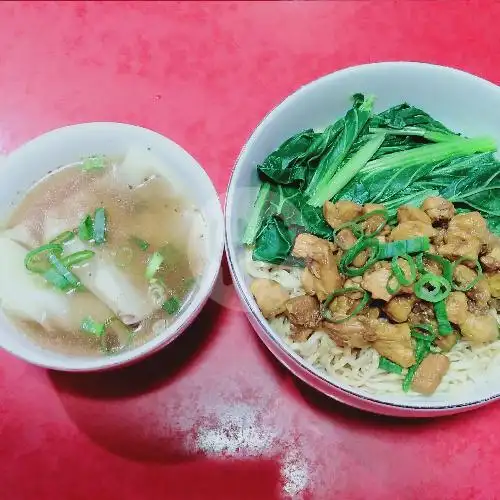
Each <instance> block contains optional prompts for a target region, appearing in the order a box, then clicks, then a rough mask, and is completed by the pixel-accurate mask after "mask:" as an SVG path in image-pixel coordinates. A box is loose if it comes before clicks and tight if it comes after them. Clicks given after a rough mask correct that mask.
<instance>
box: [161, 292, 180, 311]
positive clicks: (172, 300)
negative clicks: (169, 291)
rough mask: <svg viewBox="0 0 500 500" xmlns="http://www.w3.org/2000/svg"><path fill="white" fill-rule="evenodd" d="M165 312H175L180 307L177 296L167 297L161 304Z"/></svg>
mask: <svg viewBox="0 0 500 500" xmlns="http://www.w3.org/2000/svg"><path fill="white" fill-rule="evenodd" d="M162 308H163V309H164V310H165V311H166V312H167V314H170V315H172V314H175V313H176V312H178V311H179V309H180V308H181V301H180V300H179V299H178V298H177V297H175V296H174V297H169V298H168V299H167V300H166V301H165V302H164V303H163V305H162Z"/></svg>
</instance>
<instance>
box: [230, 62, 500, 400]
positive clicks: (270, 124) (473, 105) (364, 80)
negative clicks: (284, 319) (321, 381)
mask: <svg viewBox="0 0 500 500" xmlns="http://www.w3.org/2000/svg"><path fill="white" fill-rule="evenodd" d="M355 92H362V93H365V94H373V95H375V96H376V106H375V111H376V112H378V111H381V110H383V109H386V108H388V107H390V106H393V105H396V104H399V103H401V102H405V101H406V102H409V103H410V104H413V105H415V106H417V107H420V108H422V109H424V110H425V111H427V112H428V113H430V114H431V115H432V116H433V117H434V118H436V119H438V120H440V121H442V122H443V123H444V124H445V125H447V126H449V127H450V128H451V129H453V130H456V131H458V132H462V133H464V134H466V135H470V136H477V135H483V134H487V135H490V136H492V137H493V138H494V139H495V140H496V141H497V142H498V144H500V114H499V113H498V112H497V110H498V109H500V88H498V87H497V86H495V85H493V84H492V83H489V82H487V81H485V80H482V79H480V78H477V77H475V76H472V75H470V74H467V73H464V72H461V71H458V70H454V69H451V68H446V67H442V66H433V65H429V64H420V63H378V64H369V65H364V66H356V67H352V68H348V69H346V70H342V71H339V72H337V73H333V74H331V75H328V76H326V77H323V78H321V79H319V80H316V81H314V82H313V83H311V84H309V85H306V86H305V87H302V88H301V89H300V90H298V91H297V92H296V93H294V94H292V95H291V96H290V97H288V98H287V99H286V100H285V101H283V103H281V104H280V105H279V106H278V107H277V108H275V109H274V110H273V111H272V112H271V113H269V114H268V115H267V116H266V118H265V119H264V120H263V121H262V122H261V124H260V125H259V126H258V127H257V129H256V130H255V131H254V133H253V135H252V136H251V138H250V140H249V141H248V143H247V144H246V145H245V147H244V148H243V150H242V152H241V155H240V157H239V159H238V161H237V164H236V167H235V170H234V173H233V177H232V179H231V184H230V188H229V192H228V197H227V201H226V241H227V250H228V256H229V259H230V261H231V265H232V268H233V271H234V277H235V279H236V281H237V285H238V286H239V288H240V289H241V290H242V293H243V295H244V298H245V302H246V303H247V306H248V308H249V310H250V314H251V315H252V316H253V317H254V319H255V320H256V321H257V322H258V323H259V324H260V325H261V326H262V330H264V331H265V334H266V335H268V336H269V337H270V338H271V339H273V341H274V342H276V343H277V344H279V346H280V347H281V349H283V350H284V351H286V352H287V353H288V355H289V356H290V357H291V358H292V359H293V361H292V362H293V363H295V364H300V365H301V366H302V367H307V368H308V369H309V370H311V371H313V372H314V373H315V374H316V376H317V377H320V378H324V375H323V373H322V372H321V371H319V370H316V369H313V368H311V367H310V366H309V365H308V364H307V363H306V362H305V361H303V360H302V358H300V357H299V356H298V355H296V354H295V353H293V352H292V351H291V350H289V349H288V348H287V347H286V345H285V344H284V342H282V341H281V339H280V338H279V336H278V335H277V334H275V333H273V332H272V331H271V330H270V328H269V327H268V325H267V322H266V321H265V320H264V318H263V316H262V315H261V313H260V311H259V309H258V307H257V305H256V303H255V301H254V300H253V297H252V295H251V293H250V291H249V288H248V284H249V283H248V281H249V280H248V277H247V276H246V273H245V271H244V269H243V267H242V265H241V261H242V256H243V247H242V245H241V244H240V242H241V237H242V234H243V231H244V228H245V225H246V222H245V221H246V220H247V218H248V215H249V214H250V211H251V207H252V205H253V202H254V200H255V196H256V193H257V189H258V186H259V181H258V177H257V173H256V165H257V164H258V163H260V162H261V161H262V160H263V159H264V158H265V157H266V156H267V155H268V154H269V153H270V152H271V151H272V150H273V149H275V148H276V147H277V146H278V145H279V144H280V143H281V142H283V141H284V140H285V139H287V138H288V137H290V136H291V135H293V134H295V133H297V132H298V131H300V130H303V129H307V128H322V127H325V126H326V125H328V124H330V123H332V122H333V121H334V120H335V119H337V118H338V117H340V116H343V115H344V114H345V112H346V110H347V108H348V106H349V98H350V96H351V95H352V94H354V93H355ZM335 385H337V386H338V387H341V388H342V389H344V390H347V391H349V392H351V393H355V394H358V395H361V396H364V397H365V398H368V399H370V400H372V401H377V402H382V403H390V404H396V405H401V406H403V407H412V406H413V407H423V408H438V407H440V408H444V407H448V406H452V405H457V406H458V405H466V404H469V403H471V402H478V401H482V400H485V399H488V398H491V397H494V396H497V395H498V394H500V379H498V378H493V377H488V380H486V381H485V382H484V383H480V384H478V385H476V386H475V387H473V388H469V387H468V388H467V390H463V391H459V392H454V393H453V394H450V395H449V396H448V395H446V396H442V395H441V396H440V395H436V396H433V397H430V398H425V397H420V396H413V395H412V396H405V395H403V394H401V395H397V396H393V395H387V396H374V395H372V394H371V393H368V392H366V391H364V390H358V389H353V388H352V387H350V386H346V385H344V384H342V383H340V382H336V383H335Z"/></svg>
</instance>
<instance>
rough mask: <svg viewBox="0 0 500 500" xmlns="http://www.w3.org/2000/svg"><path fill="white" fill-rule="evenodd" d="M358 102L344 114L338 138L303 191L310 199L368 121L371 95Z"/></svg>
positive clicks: (337, 166)
mask: <svg viewBox="0 0 500 500" xmlns="http://www.w3.org/2000/svg"><path fill="white" fill-rule="evenodd" d="M358 104H359V99H358V100H357V101H355V104H354V106H353V107H352V108H351V109H349V111H348V112H347V114H346V115H345V117H344V123H343V130H342V132H341V133H340V134H339V137H338V139H337V140H336V141H335V143H334V145H333V146H332V147H331V148H330V149H329V150H328V152H327V153H326V154H325V155H324V156H323V157H322V158H321V161H320V162H319V164H318V167H317V168H316V171H315V172H314V175H313V177H312V179H311V181H310V183H309V185H308V186H307V189H306V191H305V194H306V196H308V197H309V198H310V199H315V197H316V196H317V195H318V192H319V191H321V190H323V189H324V188H325V186H327V185H328V184H329V183H330V181H331V180H332V178H333V176H334V175H335V173H336V172H337V170H338V169H339V167H340V166H341V164H342V162H343V160H344V159H345V158H346V156H347V155H348V154H349V150H350V149H351V147H352V145H353V144H354V141H355V140H356V139H357V137H358V135H359V134H360V133H361V131H362V130H363V128H364V127H365V125H366V123H367V122H368V119H369V118H370V116H371V111H372V107H373V97H368V98H366V99H364V100H363V102H362V104H359V105H358Z"/></svg>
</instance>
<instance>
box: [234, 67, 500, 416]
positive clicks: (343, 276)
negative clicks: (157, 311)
mask: <svg viewBox="0 0 500 500" xmlns="http://www.w3.org/2000/svg"><path fill="white" fill-rule="evenodd" d="M464 96H467V98H466V99H464ZM499 105H500V90H499V88H498V87H497V86H495V85H494V84H492V83H490V82H487V81H485V80H482V79H480V78H478V77H476V76H473V75H470V74H467V73H465V72H462V71H459V70H456V69H452V68H447V67H442V66H435V65H430V64H422V63H409V62H394V63H377V64H368V65H362V66H355V67H351V68H347V69H344V70H342V71H338V72H335V73H332V74H330V75H327V76H325V77H323V78H320V79H318V80H316V81H314V82H312V83H309V84H308V85H306V86H304V87H302V88H301V89H299V90H298V91H296V92H295V93H293V94H292V95H290V96H289V97H288V98H286V99H285V100H284V101H283V102H282V103H281V104H280V105H279V106H277V107H276V108H275V109H273V110H272V111H271V112H270V113H269V114H268V115H267V116H266V117H265V118H264V120H263V121H262V122H261V123H260V124H259V126H258V127H257V128H256V129H255V131H254V132H253V134H252V136H251V137H250V139H249V141H248V142H247V143H246V145H245V146H244V147H243V149H242V151H241V154H240V156H239V158H238V160H237V162H236V166H235V168H234V171H233V174H232V177H231V181H230V185H229V190H228V195H227V198H226V249H227V253H228V259H229V264H230V270H231V273H232V276H233V279H234V282H235V285H236V290H237V293H238V295H239V297H240V299H241V301H242V303H243V306H244V308H245V310H246V312H247V315H248V318H249V320H250V322H251V323H252V325H253V327H254V328H255V330H256V332H257V333H258V335H259V337H260V338H261V339H262V341H263V342H264V343H265V345H266V346H267V347H268V348H269V349H270V350H271V352H272V353H273V354H274V355H275V356H276V357H277V358H278V359H279V360H280V361H281V362H282V363H283V364H284V365H285V366H286V367H287V368H288V369H289V370H290V371H292V372H293V373H294V374H295V375H296V376H297V377H299V378H300V379H302V380H303V381H304V382H306V383H307V384H309V385H311V386H313V387H314V388H316V389H317V390H319V391H321V392H323V393H324V394H326V395H328V396H330V397H332V398H334V399H336V400H338V401H341V402H343V403H346V404H349V405H351V406H354V407H357V408H359V409H363V410H367V411H372V412H376V413H381V414H387V415H395V416H422V417H425V416H438V415H445V414H451V413H458V412H461V411H466V410H469V409H472V408H476V407H479V406H482V405H484V404H487V403H489V402H492V401H494V400H496V399H497V398H498V397H499V396H500V384H499V383H498V382H497V380H498V377H497V373H496V370H497V366H498V361H499V360H500V340H499V327H498V320H497V315H498V311H500V238H499V236H500V198H499V197H498V196H497V194H498V190H499V189H500V162H499V160H498V159H497V157H496V151H497V146H498V145H500V121H499V120H498V117H497V115H496V113H495V112H493V111H492V110H494V109H498V106H499Z"/></svg>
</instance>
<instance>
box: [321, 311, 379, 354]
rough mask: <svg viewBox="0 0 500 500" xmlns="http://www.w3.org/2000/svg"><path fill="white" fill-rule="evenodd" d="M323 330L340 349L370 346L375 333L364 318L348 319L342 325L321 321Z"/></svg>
mask: <svg viewBox="0 0 500 500" xmlns="http://www.w3.org/2000/svg"><path fill="white" fill-rule="evenodd" d="M322 327H323V330H324V331H325V332H326V333H327V334H328V335H329V336H330V337H331V339H332V340H333V341H334V342H335V343H336V344H337V345H338V346H340V347H347V346H349V347H355V348H359V349H360V348H362V347H367V346H369V345H370V342H371V341H373V340H375V332H374V331H373V329H372V327H371V326H370V321H369V320H368V319H367V318H365V317H364V316H355V317H353V318H349V319H348V320H346V321H344V322H343V323H330V322H329V321H323V323H322Z"/></svg>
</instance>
